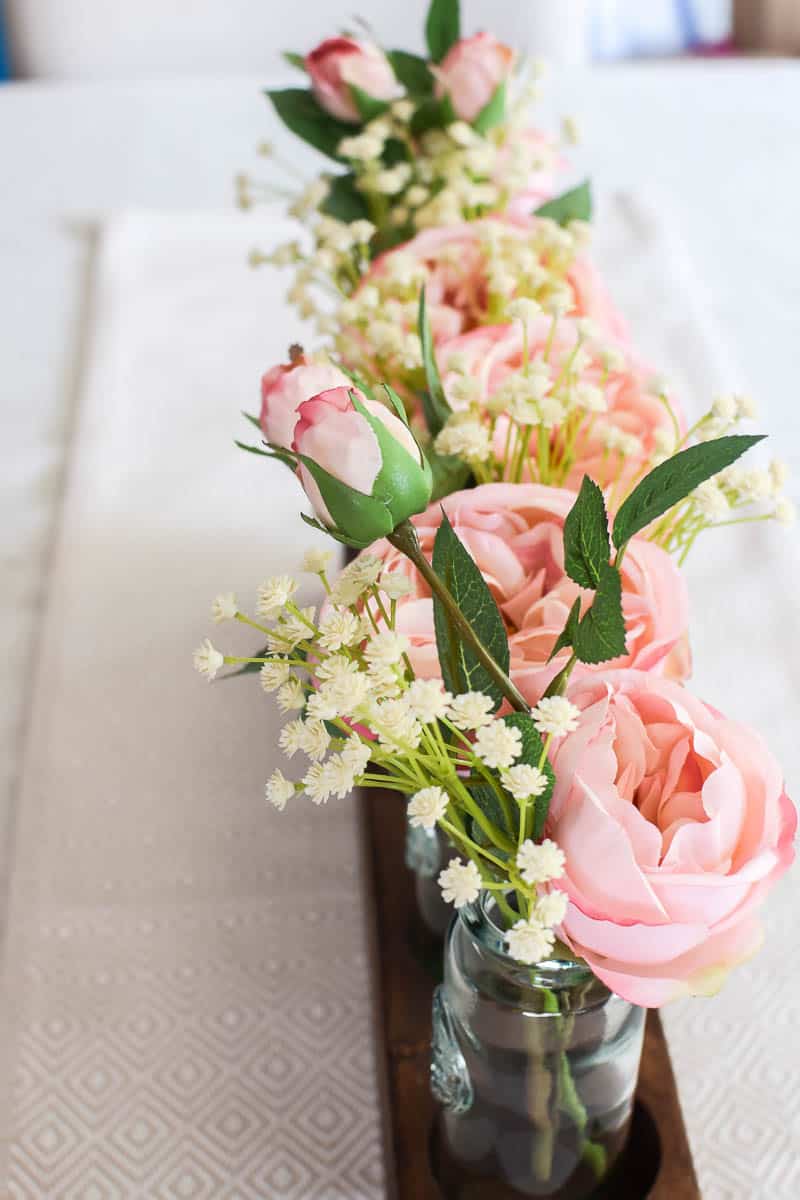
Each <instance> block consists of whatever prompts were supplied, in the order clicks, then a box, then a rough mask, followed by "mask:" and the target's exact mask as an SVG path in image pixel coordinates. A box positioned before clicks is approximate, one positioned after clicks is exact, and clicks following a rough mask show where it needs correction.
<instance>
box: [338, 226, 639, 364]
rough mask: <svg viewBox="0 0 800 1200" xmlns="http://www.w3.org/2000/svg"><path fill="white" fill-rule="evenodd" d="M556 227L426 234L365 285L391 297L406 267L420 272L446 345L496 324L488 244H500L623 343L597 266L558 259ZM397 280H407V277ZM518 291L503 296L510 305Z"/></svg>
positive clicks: (387, 259) (384, 260)
mask: <svg viewBox="0 0 800 1200" xmlns="http://www.w3.org/2000/svg"><path fill="white" fill-rule="evenodd" d="M550 230H551V225H550V223H549V222H545V221H543V220H542V219H540V218H537V217H531V218H527V219H525V220H521V219H520V220H510V219H508V218H503V217H484V218H482V219H481V220H478V221H464V222H462V223H461V224H458V225H450V226H447V227H444V228H434V229H426V230H424V231H423V232H422V233H419V234H417V236H416V237H414V238H412V239H411V241H410V242H405V243H404V244H403V245H402V246H398V247H397V248H396V249H394V250H390V251H388V252H387V253H386V254H382V255H380V257H378V258H377V259H376V260H375V262H374V263H373V264H372V267H371V268H370V270H369V272H368V273H367V274H366V275H365V276H364V279H363V281H362V283H361V287H364V286H371V285H372V286H377V287H378V289H379V291H381V293H382V294H385V295H386V296H391V295H392V293H393V291H394V290H395V289H393V287H392V281H393V279H394V277H395V272H397V270H398V268H399V266H400V264H413V266H414V267H416V268H417V276H418V283H417V286H418V285H419V284H423V283H424V285H425V294H426V300H427V306H428V312H429V315H430V320H431V327H432V330H433V334H434V338H435V340H436V341H437V342H439V343H441V342H442V341H445V340H447V339H448V338H451V337H455V336H456V335H458V334H461V333H466V332H468V331H469V330H471V329H475V328H476V327H477V326H479V325H485V324H487V323H489V322H490V320H491V311H492V302H493V303H494V305H495V311H496V303H497V298H496V297H494V298H493V297H492V295H491V289H490V283H489V272H490V269H491V267H492V265H493V259H494V255H493V253H492V251H491V249H490V247H491V246H492V245H498V244H499V245H502V246H503V248H504V251H505V253H506V255H507V254H509V253H513V252H514V251H515V250H516V254H517V256H518V257H519V258H520V259H521V258H522V257H523V256H525V258H526V259H529V260H530V262H531V269H533V268H535V269H536V270H538V271H539V272H540V273H541V275H542V279H543V284H542V286H543V287H546V285H547V284H548V283H549V284H551V285H552V283H554V282H556V283H558V284H561V283H565V284H566V286H567V287H568V288H569V290H570V292H571V293H572V299H573V307H572V309H571V314H572V315H573V316H576V317H590V318H591V319H592V320H593V321H594V322H595V324H596V325H597V326H598V328H599V329H601V330H602V331H603V332H604V333H607V334H609V335H610V336H611V337H612V338H615V339H619V340H622V339H624V338H625V337H626V328H625V323H624V321H623V319H622V317H621V316H620V314H619V313H618V312H617V311H616V309H615V308H614V305H613V303H612V301H611V298H610V296H609V294H608V292H607V290H606V287H605V284H604V283H603V281H602V280H601V279H600V276H599V275H598V274H597V272H596V271H595V269H594V267H593V266H592V264H591V263H590V262H589V260H588V259H587V258H586V257H585V256H583V255H580V254H578V255H574V256H573V255H569V256H565V255H564V253H563V250H562V251H561V254H560V256H559V258H558V261H556V254H555V248H554V245H553V242H552V238H551V236H550ZM398 278H399V279H401V280H402V279H403V275H402V273H399V274H398ZM520 291H521V292H522V293H523V294H528V295H529V294H530V289H526V288H524V287H523V288H520ZM515 294H516V293H515V292H511V293H510V294H508V295H507V296H505V297H504V302H508V301H510V300H511V299H513V297H514V295H515ZM356 295H358V293H356ZM496 319H497V318H496V317H495V320H496Z"/></svg>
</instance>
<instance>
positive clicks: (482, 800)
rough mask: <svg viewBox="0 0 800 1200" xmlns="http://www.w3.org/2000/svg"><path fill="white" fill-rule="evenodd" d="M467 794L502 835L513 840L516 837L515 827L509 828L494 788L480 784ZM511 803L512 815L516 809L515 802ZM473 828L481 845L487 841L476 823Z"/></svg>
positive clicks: (486, 784)
mask: <svg viewBox="0 0 800 1200" xmlns="http://www.w3.org/2000/svg"><path fill="white" fill-rule="evenodd" d="M469 794H470V796H472V799H473V800H474V801H475V803H476V804H477V805H478V807H479V808H480V810H481V812H482V813H483V814H484V816H486V817H488V818H489V820H490V821H491V822H492V824H493V825H496V826H497V828H498V829H499V830H500V831H501V832H502V833H505V834H507V835H508V836H509V837H511V838H515V837H516V836H517V829H516V825H512V827H509V824H508V821H507V820H506V814H505V813H504V812H503V806H502V804H501V803H500V800H499V799H498V796H497V793H496V792H495V790H494V788H492V787H490V786H489V784H488V783H481V784H478V786H477V787H471V788H470V790H469ZM512 803H513V807H512V806H511V805H509V808H510V809H511V812H512V814H513V812H514V809H515V808H516V801H513V802H512ZM475 826H476V828H477V829H479V830H480V832H481V839H482V843H483V841H486V840H488V839H487V838H486V834H485V833H484V832H483V830H482V829H481V827H480V825H478V823H477V821H476V822H475Z"/></svg>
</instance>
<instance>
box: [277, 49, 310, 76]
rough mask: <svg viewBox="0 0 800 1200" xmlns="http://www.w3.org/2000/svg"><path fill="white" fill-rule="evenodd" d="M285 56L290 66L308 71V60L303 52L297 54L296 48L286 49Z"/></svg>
mask: <svg viewBox="0 0 800 1200" xmlns="http://www.w3.org/2000/svg"><path fill="white" fill-rule="evenodd" d="M283 57H284V59H285V60H286V62H287V63H288V64H289V66H290V67H297V69H298V70H299V71H307V70H308V68H307V67H306V60H305V58H304V57H303V55H302V54H295V52H294V50H284V52H283Z"/></svg>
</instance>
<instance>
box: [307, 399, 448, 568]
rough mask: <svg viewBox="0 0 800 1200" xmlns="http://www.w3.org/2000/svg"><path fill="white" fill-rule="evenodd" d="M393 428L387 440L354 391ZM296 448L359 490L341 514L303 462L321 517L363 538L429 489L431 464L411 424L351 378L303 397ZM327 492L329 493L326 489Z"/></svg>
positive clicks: (394, 521) (389, 524)
mask: <svg viewBox="0 0 800 1200" xmlns="http://www.w3.org/2000/svg"><path fill="white" fill-rule="evenodd" d="M351 393H352V394H355V396H356V397H357V398H358V400H359V401H360V403H361V404H362V405H363V407H364V408H365V409H366V411H367V412H368V413H369V414H370V415H371V416H373V417H375V418H377V420H378V421H379V422H380V423H381V425H382V426H383V427H384V428H385V429H386V430H387V431H388V433H389V434H390V435H391V437H390V438H387V439H385V441H384V444H383V445H382V444H381V441H380V440H379V438H378V436H377V434H376V432H375V430H374V429H373V428H372V426H371V425H370V423H369V422H368V421H367V419H366V417H365V416H364V415H363V413H360V412H358V410H357V409H356V407H355V405H354V404H353V399H352V394H351ZM292 449H293V450H294V451H295V453H296V454H298V455H302V456H303V458H305V459H308V460H311V462H312V463H314V464H316V466H317V467H319V468H321V469H322V471H324V472H326V473H327V475H328V476H331V477H332V478H333V479H334V480H336V481H338V482H339V483H343V484H345V485H346V486H347V487H348V488H350V489H352V490H353V491H355V492H358V493H360V501H359V502H358V503H351V502H349V503H348V504H347V506H346V510H345V511H343V512H342V513H340V515H339V517H338V520H337V519H336V518H335V517H334V516H333V515H332V514H331V511H330V506H331V503H332V500H331V495H330V493H329V492H328V489H327V487H326V484H325V483H324V482H319V481H318V480H317V479H315V478H314V475H313V473H312V471H311V470H310V469H309V467H308V466H306V465H305V463H303V462H300V464H299V466H298V472H299V475H300V481H301V483H302V485H303V488H304V490H305V493H306V495H307V496H308V498H309V500H310V501H311V504H312V506H313V509H314V512H315V513H316V515H317V517H318V518H319V520H320V521H322V522H323V524H325V525H327V526H329V527H332V528H336V527H338V528H339V529H340V530H341V532H343V533H345V534H347V535H348V536H349V537H351V538H352V539H354V540H355V541H356V542H357V544H359V545H362V546H365V545H369V544H370V543H371V542H373V541H375V539H376V538H379V537H381V536H384V535H385V534H387V533H389V532H391V530H392V529H394V528H395V526H396V525H398V524H399V523H400V522H401V521H404V520H406V519H407V518H408V517H410V516H412V515H413V514H414V513H418V512H421V511H422V509H424V508H425V506H426V505H427V503H428V501H429V500H430V496H431V478H430V470H429V469H428V467H427V464H426V463H424V462H423V461H422V457H421V454H420V450H419V446H418V445H417V443H416V441H415V440H414V437H413V435H412V433H411V431H410V430H409V429H408V427H407V426H406V425H405V424H404V423H403V422H402V421H401V420H400V418H399V417H397V416H395V414H394V413H393V412H390V411H389V409H388V408H386V407H384V405H382V404H378V403H377V402H375V401H373V400H368V399H367V398H366V396H364V395H363V394H362V393H361V392H359V391H358V390H357V389H355V388H353V387H352V385H351V384H349V383H348V385H347V386H343V387H334V388H329V389H328V390H327V391H324V392H320V393H319V395H318V396H313V397H312V398H311V399H310V400H306V401H304V402H303V403H302V404H301V405H300V408H299V410H298V421H297V425H296V426H295V430H294V443H293V446H292ZM326 492H327V495H324V494H323V493H326Z"/></svg>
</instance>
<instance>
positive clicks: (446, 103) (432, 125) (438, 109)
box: [409, 96, 456, 137]
mask: <svg viewBox="0 0 800 1200" xmlns="http://www.w3.org/2000/svg"><path fill="white" fill-rule="evenodd" d="M455 119H456V113H455V109H454V108H453V102H452V101H451V99H450V97H449V96H442V97H441V98H440V99H438V100H437V99H436V98H435V97H434V96H430V97H428V98H426V99H425V100H423V101H422V103H421V104H419V105H417V111H416V112H415V113H414V115H413V117H412V118H411V121H410V122H409V129H410V130H411V132H412V133H413V135H414V137H421V136H422V134H423V133H427V132H428V130H429V129H446V128H447V126H448V125H452V124H453V121H455Z"/></svg>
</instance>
